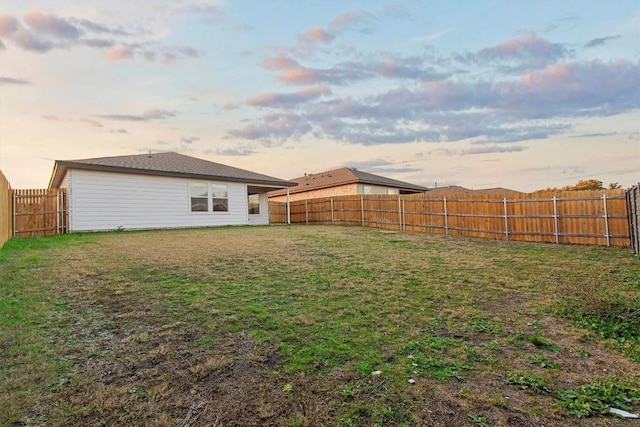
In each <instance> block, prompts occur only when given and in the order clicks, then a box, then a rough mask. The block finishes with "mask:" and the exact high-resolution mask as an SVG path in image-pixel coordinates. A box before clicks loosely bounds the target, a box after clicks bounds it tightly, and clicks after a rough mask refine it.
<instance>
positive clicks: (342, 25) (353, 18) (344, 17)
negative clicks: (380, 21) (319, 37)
mask: <svg viewBox="0 0 640 427" xmlns="http://www.w3.org/2000/svg"><path fill="white" fill-rule="evenodd" d="M372 19H373V15H371V14H370V13H368V12H364V11H361V10H359V11H354V12H346V13H342V14H340V15H338V16H336V17H335V18H334V19H333V20H332V21H331V22H330V23H329V31H331V32H332V33H335V32H341V31H346V30H349V29H352V28H353V27H355V26H357V25H359V24H361V23H365V22H368V21H370V20H372Z"/></svg>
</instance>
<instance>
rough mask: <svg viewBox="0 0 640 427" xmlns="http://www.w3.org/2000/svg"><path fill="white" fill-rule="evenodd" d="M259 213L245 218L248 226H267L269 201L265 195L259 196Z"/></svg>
mask: <svg viewBox="0 0 640 427" xmlns="http://www.w3.org/2000/svg"><path fill="white" fill-rule="evenodd" d="M259 202H260V213H259V214H250V215H248V216H247V218H248V219H247V221H248V224H250V225H268V224H269V200H268V199H267V193H262V194H259Z"/></svg>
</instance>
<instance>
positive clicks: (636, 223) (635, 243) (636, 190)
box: [626, 183, 640, 258]
mask: <svg viewBox="0 0 640 427" xmlns="http://www.w3.org/2000/svg"><path fill="white" fill-rule="evenodd" d="M626 197H627V216H628V217H629V240H631V247H632V248H633V250H634V251H635V252H636V254H637V255H638V258H640V183H638V184H637V185H634V186H633V187H631V188H630V189H629V190H627V193H626Z"/></svg>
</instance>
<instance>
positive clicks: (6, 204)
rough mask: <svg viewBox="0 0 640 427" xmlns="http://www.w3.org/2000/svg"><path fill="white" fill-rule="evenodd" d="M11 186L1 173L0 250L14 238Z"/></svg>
mask: <svg viewBox="0 0 640 427" xmlns="http://www.w3.org/2000/svg"><path fill="white" fill-rule="evenodd" d="M11 213H12V210H11V186H10V185H9V181H7V178H5V176H4V174H3V173H2V171H0V248H1V247H2V245H4V243H5V242H6V241H7V240H9V239H10V238H11V236H12V230H13V216H12V215H11Z"/></svg>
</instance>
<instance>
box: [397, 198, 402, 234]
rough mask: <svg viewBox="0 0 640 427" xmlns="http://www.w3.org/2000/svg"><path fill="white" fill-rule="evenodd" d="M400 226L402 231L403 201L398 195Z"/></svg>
mask: <svg viewBox="0 0 640 427" xmlns="http://www.w3.org/2000/svg"><path fill="white" fill-rule="evenodd" d="M398 228H399V229H400V231H402V202H401V201H400V196H398Z"/></svg>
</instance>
